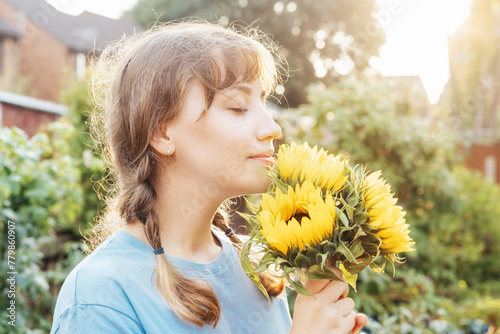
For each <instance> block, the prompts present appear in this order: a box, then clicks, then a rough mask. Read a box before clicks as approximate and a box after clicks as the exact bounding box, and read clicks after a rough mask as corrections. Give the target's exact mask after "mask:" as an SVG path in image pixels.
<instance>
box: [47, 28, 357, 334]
mask: <svg viewBox="0 0 500 334" xmlns="http://www.w3.org/2000/svg"><path fill="white" fill-rule="evenodd" d="M252 34H253V36H254V37H250V36H243V35H242V34H239V33H236V32H234V31H232V30H230V29H226V28H222V27H220V26H217V25H212V24H208V23H179V24H171V25H167V26H164V27H158V28H155V29H153V30H151V31H148V32H146V33H144V34H143V35H139V36H135V37H134V38H128V39H125V40H123V41H121V42H120V43H118V44H117V45H115V46H111V47H108V48H107V49H106V50H105V51H104V53H103V54H102V55H101V56H100V60H99V63H98V64H97V66H96V68H97V71H98V74H96V76H95V78H96V80H97V81H98V82H104V86H106V87H107V86H109V89H107V90H106V91H105V95H104V96H105V98H104V105H103V108H102V110H103V111H102V113H100V114H97V115H95V117H94V122H93V130H94V134H95V135H96V140H98V141H99V142H100V143H102V144H103V157H104V158H105V159H106V160H107V161H108V162H109V166H110V167H111V171H112V175H113V177H114V179H115V181H116V182H115V190H116V191H115V192H114V193H112V195H111V197H110V198H108V199H107V204H108V206H107V212H106V214H105V215H104V216H103V217H101V220H100V222H99V225H98V226H97V228H96V234H95V235H94V237H93V239H92V240H91V242H92V243H93V244H94V245H97V244H99V245H98V247H97V248H96V249H95V251H94V252H93V253H92V254H91V255H90V256H88V257H87V258H86V259H84V260H83V261H82V262H81V263H80V264H79V265H78V266H77V267H76V268H74V269H73V271H72V272H71V273H70V275H69V276H68V277H67V279H66V281H65V283H64V284H63V287H62V288H61V292H60V294H59V297H58V301H57V305H56V308H55V314H54V323H53V328H52V333H70V332H71V333H80V332H81V333H212V332H213V333H275V334H278V333H289V332H290V333H348V332H350V331H351V330H353V328H354V330H355V331H357V330H359V328H361V327H362V326H363V325H364V324H365V323H366V317H365V316H363V315H356V314H355V313H354V312H353V308H354V302H353V301H352V300H351V299H349V298H345V297H346V295H347V292H348V288H347V285H346V284H345V283H342V282H333V281H331V282H330V281H311V282H308V284H307V287H308V288H309V289H310V290H311V291H313V292H316V293H317V294H316V297H315V298H314V297H305V296H299V297H298V298H297V301H296V303H295V316H294V321H293V324H292V322H291V319H290V316H289V312H288V309H287V301H286V295H285V293H283V289H284V283H283V280H280V279H276V278H274V277H273V276H270V275H269V274H262V275H261V280H262V282H263V284H264V286H265V288H266V290H267V291H268V293H269V295H270V296H272V302H271V304H269V303H268V301H267V299H266V298H265V297H264V296H263V294H262V293H261V292H260V291H259V290H258V289H257V288H256V287H255V286H254V285H253V283H252V282H251V281H250V280H249V279H248V278H247V277H246V275H245V273H244V271H243V270H242V268H241V267H240V265H239V258H238V254H239V246H240V245H241V240H240V239H239V238H238V237H237V236H236V235H235V234H234V233H233V232H232V230H231V229H229V228H228V225H227V223H226V221H225V215H224V211H223V205H222V204H223V203H224V202H225V201H226V200H227V199H229V198H232V197H235V196H240V195H244V194H251V193H259V192H264V191H265V190H266V188H267V186H268V185H269V183H270V180H269V179H268V178H267V177H266V176H265V175H264V174H263V173H262V172H261V170H260V168H259V167H261V166H265V165H267V164H269V163H271V161H270V158H269V157H270V156H271V155H272V154H273V140H274V139H276V138H277V137H279V136H280V134H281V129H280V127H279V126H278V125H277V124H276V123H275V122H274V121H273V119H272V118H271V116H270V115H269V114H268V113H267V112H266V109H265V108H264V101H265V99H266V97H267V96H268V95H269V94H270V92H271V91H272V89H273V87H274V86H275V84H276V82H277V79H278V76H279V73H278V71H277V69H278V68H279V67H278V66H277V60H279V57H278V56H277V54H278V53H277V52H275V51H273V50H276V48H274V47H273V44H271V43H270V42H268V41H267V42H265V43H267V44H268V46H269V49H270V50H271V51H270V50H268V49H267V48H266V47H265V46H264V45H263V44H262V43H261V42H259V41H258V40H257V37H256V36H258V34H256V33H255V32H252V33H251V34H249V35H252ZM273 48H274V49H273ZM106 72H112V73H113V76H112V77H111V78H110V79H109V80H108V79H107V77H106V75H104V76H103V73H106ZM99 80H100V81H99ZM108 82H110V84H108ZM98 86H99V85H97V86H95V87H98ZM224 232H225V233H224ZM104 239H105V240H104ZM102 240H104V241H103V242H102V243H101V241H102Z"/></svg>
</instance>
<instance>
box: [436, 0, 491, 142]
mask: <svg viewBox="0 0 500 334" xmlns="http://www.w3.org/2000/svg"><path fill="white" fill-rule="evenodd" d="M448 42H449V49H450V80H449V82H448V84H447V87H446V89H445V94H443V98H442V99H441V101H440V102H441V105H442V106H443V107H444V108H445V110H449V112H450V113H451V116H452V117H453V119H454V120H455V122H456V127H457V130H458V132H460V133H464V132H465V133H468V134H469V137H470V140H472V141H484V140H487V141H495V140H499V139H500V84H499V82H500V1H499V0H475V1H474V2H473V4H472V7H471V13H470V16H469V17H468V19H467V20H466V21H465V22H464V23H463V25H462V26H461V27H460V28H459V30H458V31H457V32H456V33H455V34H454V35H453V36H450V37H449V40H448ZM448 106H451V108H448Z"/></svg>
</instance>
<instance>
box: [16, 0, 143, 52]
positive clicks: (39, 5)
mask: <svg viewBox="0 0 500 334" xmlns="http://www.w3.org/2000/svg"><path fill="white" fill-rule="evenodd" d="M6 1H7V2H8V3H10V4H11V5H12V6H13V7H15V8H17V9H18V10H19V11H21V12H24V13H26V18H27V19H29V20H31V21H32V22H34V23H35V24H36V22H38V21H40V20H41V19H44V22H43V23H44V24H43V25H41V27H42V28H43V29H44V30H46V31H47V32H48V33H49V34H51V35H52V36H54V37H55V38H56V39H58V40H59V41H60V42H62V43H63V44H65V45H66V46H68V48H70V49H72V50H74V51H76V52H84V53H87V52H89V51H91V50H94V48H95V49H96V53H100V52H99V50H102V49H103V48H104V47H105V46H106V44H107V43H109V42H112V41H115V40H118V39H120V38H121V37H122V36H123V35H124V34H126V35H132V34H134V33H135V32H140V31H144V28H142V27H141V26H140V25H138V24H136V23H133V22H131V21H129V20H113V19H110V18H107V17H105V16H101V15H98V14H94V13H90V12H83V13H82V14H80V15H78V16H73V15H69V14H66V13H62V12H59V11H57V10H56V9H55V8H54V7H52V6H51V5H49V4H48V3H46V2H45V1H43V0H22V1H19V0H6ZM44 14H45V15H44Z"/></svg>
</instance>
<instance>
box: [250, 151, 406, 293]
mask: <svg viewBox="0 0 500 334" xmlns="http://www.w3.org/2000/svg"><path fill="white" fill-rule="evenodd" d="M265 173H266V174H267V175H268V177H269V178H270V179H271V180H272V183H271V185H270V186H269V188H268V191H267V193H265V194H263V195H262V200H261V201H260V203H259V204H258V205H257V206H254V205H252V204H250V203H249V206H250V210H251V214H241V215H242V216H243V217H244V218H245V219H246V220H247V221H248V223H249V224H250V225H251V227H252V231H251V234H250V238H249V239H248V240H247V241H246V242H245V243H244V244H243V247H242V251H241V264H242V267H243V269H244V270H245V271H246V273H247V275H248V276H249V277H250V279H251V280H252V281H253V282H254V283H255V284H256V285H257V287H258V288H259V289H260V290H261V291H262V292H263V293H264V294H265V295H266V296H267V292H266V290H265V289H264V287H263V285H262V284H261V282H260V280H259V276H258V273H260V272H262V271H264V270H267V269H268V268H269V267H270V266H274V269H275V270H276V275H278V276H279V277H284V278H286V279H287V280H288V282H289V283H290V286H291V287H292V288H293V289H295V290H296V291H297V292H298V293H302V294H306V295H312V294H311V292H310V291H308V290H307V289H306V288H305V287H304V284H303V280H304V277H305V278H308V279H331V280H342V279H341V278H340V277H339V276H338V275H337V274H336V273H335V272H334V271H333V270H331V269H330V268H332V267H338V268H340V269H341V270H342V272H343V275H344V278H345V279H346V280H347V282H348V283H349V284H350V285H351V286H352V287H353V288H354V289H356V279H357V275H358V274H359V273H360V272H361V271H362V270H364V269H365V268H367V267H370V268H371V269H373V270H374V271H376V272H383V270H384V267H385V264H386V261H387V260H389V261H390V262H391V263H392V264H393V265H394V262H399V261H401V258H400V257H399V256H398V253H401V252H408V251H412V250H414V249H412V246H413V245H414V242H413V240H412V238H411V237H410V236H409V232H410V231H409V229H408V227H409V226H408V225H407V224H406V223H405V219H404V216H405V214H406V212H405V211H403V209H402V207H401V206H397V205H396V202H397V199H396V198H394V196H393V194H392V193H391V187H390V185H389V184H388V183H387V182H386V181H385V180H384V179H383V178H382V177H381V172H380V171H378V172H372V173H368V172H366V169H365V168H363V167H362V166H359V165H358V166H356V167H351V166H350V165H349V162H348V160H347V159H345V158H343V157H342V156H341V155H336V156H334V155H332V154H328V153H327V152H326V151H325V150H324V149H322V148H318V147H317V146H315V147H313V148H311V147H310V146H309V145H308V144H307V143H304V144H301V145H298V144H296V143H291V145H281V146H280V148H279V150H278V154H277V158H276V159H275V164H274V165H273V166H272V167H270V168H268V169H266V170H265ZM254 246H257V247H254ZM252 248H254V249H260V250H259V251H258V253H262V254H261V255H262V256H261V257H260V260H258V261H256V260H253V258H254V257H252V256H251V249H252ZM379 256H381V257H383V262H382V265H381V266H380V267H379V266H378V265H377V264H375V262H374V261H375V259H377V258H378V257H379ZM301 278H302V280H301ZM267 297H268V296H267Z"/></svg>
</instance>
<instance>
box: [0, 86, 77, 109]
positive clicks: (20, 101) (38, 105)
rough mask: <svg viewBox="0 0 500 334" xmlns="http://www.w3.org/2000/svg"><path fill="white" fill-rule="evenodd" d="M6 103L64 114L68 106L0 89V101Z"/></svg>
mask: <svg viewBox="0 0 500 334" xmlns="http://www.w3.org/2000/svg"><path fill="white" fill-rule="evenodd" d="M2 102H3V103H8V104H13V105H16V106H20V107H24V108H28V109H34V110H39V111H44V112H48V113H52V114H58V115H64V114H65V113H66V112H67V110H68V107H67V106H65V105H64V104H59V103H55V102H50V101H45V100H40V99H35V98H33V97H29V96H24V95H19V94H14V93H9V92H4V91H0V103H2Z"/></svg>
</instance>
